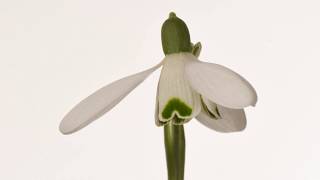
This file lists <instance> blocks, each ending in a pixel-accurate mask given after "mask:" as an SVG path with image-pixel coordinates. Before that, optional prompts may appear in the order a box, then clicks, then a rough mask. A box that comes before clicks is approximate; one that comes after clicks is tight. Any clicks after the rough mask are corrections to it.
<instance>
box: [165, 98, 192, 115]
mask: <svg viewBox="0 0 320 180" xmlns="http://www.w3.org/2000/svg"><path fill="white" fill-rule="evenodd" d="M174 112H177V113H179V115H180V116H183V117H186V116H190V115H191V113H192V108H191V107H189V106H188V105H187V104H185V103H184V102H183V101H181V100H180V99H179V98H172V99H170V100H169V101H168V103H167V105H166V106H165V107H164V109H163V111H162V113H161V115H162V117H163V118H164V119H169V118H170V117H171V116H172V113H174Z"/></svg>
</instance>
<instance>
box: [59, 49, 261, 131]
mask: <svg viewBox="0 0 320 180" xmlns="http://www.w3.org/2000/svg"><path fill="white" fill-rule="evenodd" d="M194 54H199V53H194ZM161 66H162V71H161V75H160V80H159V84H158V92H157V97H156V111H155V112H156V114H155V120H156V124H157V125H158V126H160V125H163V124H165V123H167V122H169V121H172V122H173V123H174V124H183V123H185V122H187V121H189V120H191V119H192V118H196V119H197V120H198V121H199V122H201V123H202V124H204V125H205V126H207V127H209V128H211V129H214V130H216V131H219V132H234V131H241V130H243V129H244V128H245V126H246V118H245V113H244V110H243V108H245V107H247V106H250V105H253V106H254V105H255V104H256V102H257V94H256V92H255V90H254V89H253V87H252V86H251V85H250V84H249V83H248V81H246V80H245V79H244V78H243V77H241V76H240V75H239V74H237V73H235V72H233V71H232V70H230V69H228V68H226V67H223V66H221V65H218V64H213V63H207V62H201V61H199V60H198V58H197V57H196V56H194V55H193V54H192V53H189V52H180V53H172V54H168V55H166V56H165V58H164V60H163V61H162V62H161V63H160V64H158V65H156V66H154V67H152V68H150V69H148V70H145V71H142V72H139V73H137V74H134V75H131V76H128V77H125V78H122V79H120V80H118V81H115V82H113V83H111V84H109V85H107V86H105V87H103V88H101V89H100V90H98V91H96V92H95V93H93V94H92V95H90V96H89V97H87V98H86V99H84V100H83V101H81V102H80V103H79V104H78V105H77V106H75V107H74V108H73V109H72V110H71V111H70V112H69V113H68V114H67V115H66V116H65V117H64V118H63V120H62V122H61V124H60V131H61V132H62V133H63V134H70V133H73V132H75V131H78V130H80V129H81V128H83V127H85V126H87V125H88V124H90V123H91V122H93V121H94V120H96V119H98V118H99V117H100V116H102V115H103V114H105V113H106V112H108V111H109V110H110V109H112V108H113V107H114V106H115V105H117V104H118V103H119V102H120V101H121V100H122V99H123V98H124V97H126V96H127V95H128V94H129V93H130V92H131V91H132V90H133V89H134V88H135V87H137V86H138V85H139V84H140V83H141V82H143V81H144V80H145V79H146V78H147V77H148V76H149V75H150V74H151V73H152V72H154V71H155V70H156V69H158V68H159V67H161Z"/></svg>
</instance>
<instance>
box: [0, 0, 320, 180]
mask: <svg viewBox="0 0 320 180" xmlns="http://www.w3.org/2000/svg"><path fill="white" fill-rule="evenodd" d="M319 7H320V2H319V1H318V0H314V1H312V0H269V1H260V0H259V1H257V0H242V1H236V0H233V1H232V0H214V1H212V0H207V1H182V0H181V1H172V0H167V1H160V0H159V1H149V0H134V1H124V0H119V1H109V0H91V1H88V0H1V1H0V92H1V93H0V143H1V145H0V179H6V180H20V179H24V180H100V179H112V180H118V179H119V180H127V179H133V180H150V179H152V180H165V179H166V164H165V152H164V145H163V129H162V128H157V127H156V126H155V124H154V104H155V94H156V85H157V81H158V78H159V70H158V71H157V72H156V73H154V74H153V75H152V76H150V77H149V78H148V79H147V80H146V81H145V82H144V83H143V84H142V85H140V86H139V87H138V88H136V89H135V90H134V91H133V92H132V93H131V94H130V95H129V96H127V98H125V99H124V100H123V101H122V102H121V103H120V104H119V105H118V106H116V107H115V108H114V109H113V110H111V111H110V112H109V113H108V114H106V115H105V116H103V117H102V118H100V119H99V120H97V121H95V122H94V123H92V124H91V125H89V126H88V127H86V128H85V129H83V130H82V131H80V132H78V133H75V134H72V135H69V136H64V135H61V134H60V132H59V131H58V125H59V122H60V120H61V119H62V117H63V116H64V115H65V113H67V112H68V111H69V110H70V108H72V107H73V106H74V105H75V104H76V103H78V102H79V101H80V100H82V99H83V98H85V97H86V96H87V95H89V94H90V93H92V92H93V91H95V90H97V89H98V88H100V87H102V86H104V85H106V84H108V83H110V82H112V81H114V80H116V79H119V78H121V77H124V76H127V75H130V74H132V73H135V72H138V71H140V70H144V69H146V68H149V67H151V66H152V65H154V64H156V63H158V62H159V61H160V60H161V59H162V58H163V57H164V55H163V53H162V48H161V40H160V29H161V25H162V23H163V21H164V20H165V19H166V18H167V17H168V13H169V12H170V11H175V12H176V13H177V16H179V17H180V18H182V19H183V20H184V21H185V22H186V23H187V25H188V27H189V30H190V33H191V39H192V41H193V42H197V41H201V43H202V45H203V49H202V53H201V55H200V59H201V60H203V61H208V62H214V63H218V64H222V65H224V66H227V67H229V68H231V69H233V70H235V71H236V72H238V73H240V74H241V75H243V76H244V77H245V78H246V79H248V80H249V81H250V82H251V83H252V84H253V86H254V87H255V88H256V90H257V92H258V97H259V100H258V103H257V106H256V107H255V108H252V107H250V108H247V109H246V112H247V119H248V126H247V128H246V130H245V131H244V132H241V133H235V134H221V133H217V132H214V131H211V130H209V129H207V128H206V127H204V126H202V125H201V124H200V123H198V122H197V121H196V120H192V121H191V122H189V123H188V124H186V125H185V132H186V138H187V139H186V140H187V157H186V173H185V179H186V180H195V179H199V180H211V179H216V180H235V179H240V180H257V179H259V180H302V179H303V180H319V179H320V172H319V166H320V154H319V152H320V141H319V138H320V118H319V117H320V116H319V112H320V111H319V108H320V106H319V102H320V95H319V92H320V85H319V83H320V80H319V77H320V71H319V69H320V11H319Z"/></svg>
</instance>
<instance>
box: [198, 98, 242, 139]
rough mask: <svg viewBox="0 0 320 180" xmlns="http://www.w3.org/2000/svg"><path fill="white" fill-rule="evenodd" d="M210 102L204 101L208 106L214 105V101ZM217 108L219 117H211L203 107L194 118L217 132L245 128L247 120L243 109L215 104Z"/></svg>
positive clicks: (235, 130)
mask: <svg viewBox="0 0 320 180" xmlns="http://www.w3.org/2000/svg"><path fill="white" fill-rule="evenodd" d="M210 104H211V105H210ZM210 104H208V101H206V105H207V107H208V108H212V107H214V106H213V105H212V104H214V103H212V102H210ZM217 109H218V113H219V115H220V117H219V118H215V117H212V116H211V115H210V114H209V113H208V112H206V111H205V110H204V108H203V109H202V111H201V112H200V114H199V115H198V116H197V117H196V119H197V120H198V121H199V122H200V123H202V124H203V125H205V126H207V127H208V128H210V129H213V130H216V131H218V132H225V133H227V132H237V131H242V130H244V129H245V127H246V124H247V121H246V115H245V112H244V110H243V109H230V108H226V107H223V106H220V105H217ZM212 110H214V109H211V111H212Z"/></svg>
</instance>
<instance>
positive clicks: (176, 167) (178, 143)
mask: <svg viewBox="0 0 320 180" xmlns="http://www.w3.org/2000/svg"><path fill="white" fill-rule="evenodd" d="M164 142H165V148H166V157H167V168H168V180H183V178H184V162H185V138H184V129H183V125H174V124H172V122H169V123H168V124H166V125H165V126H164Z"/></svg>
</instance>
